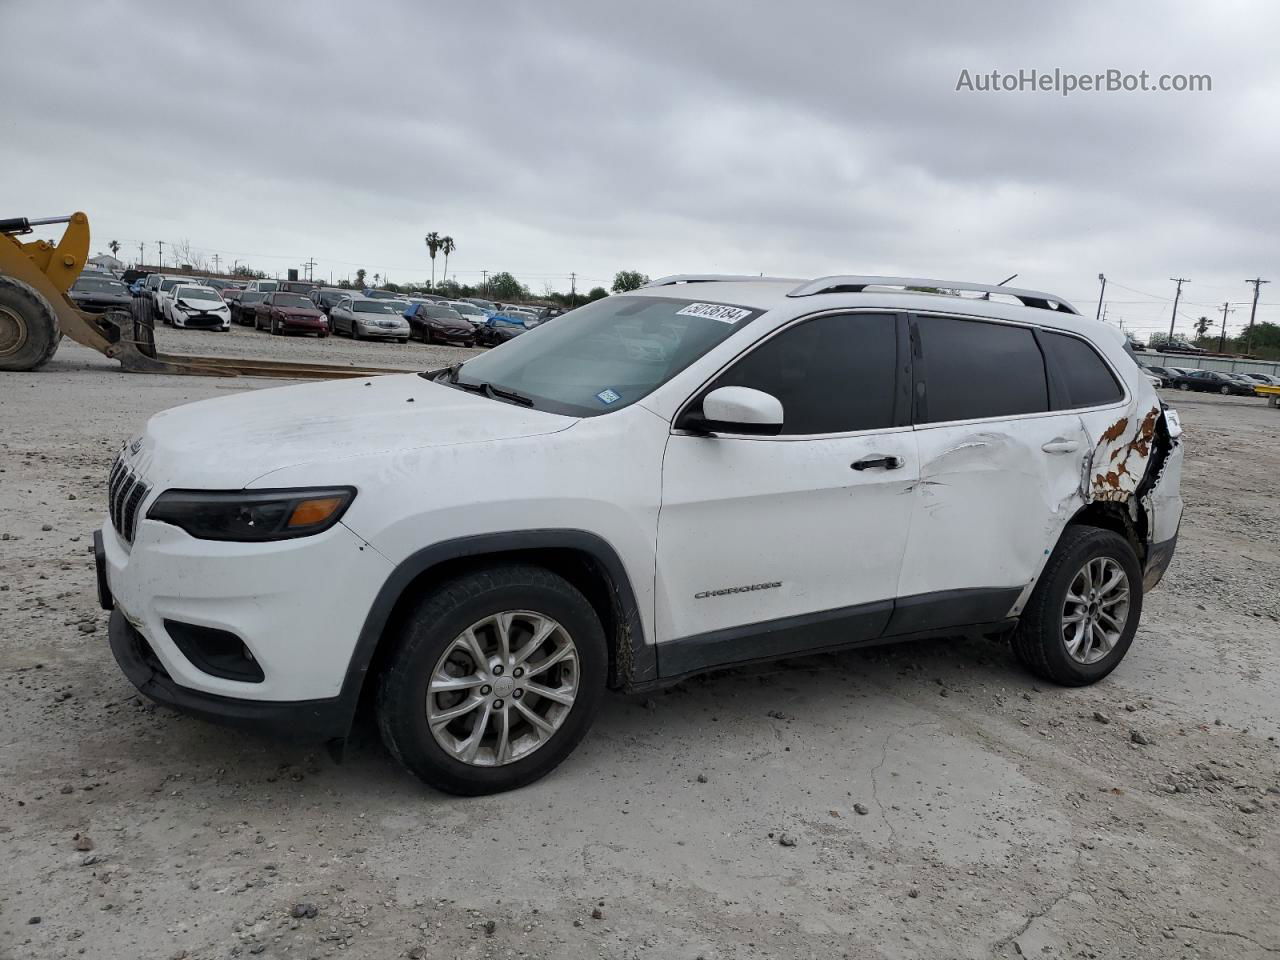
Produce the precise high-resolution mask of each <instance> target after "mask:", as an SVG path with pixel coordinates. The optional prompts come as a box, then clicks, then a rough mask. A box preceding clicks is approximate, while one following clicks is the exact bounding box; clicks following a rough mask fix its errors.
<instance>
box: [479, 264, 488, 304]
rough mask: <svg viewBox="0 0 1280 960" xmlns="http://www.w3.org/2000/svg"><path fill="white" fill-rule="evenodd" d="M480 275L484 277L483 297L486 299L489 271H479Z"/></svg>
mask: <svg viewBox="0 0 1280 960" xmlns="http://www.w3.org/2000/svg"><path fill="white" fill-rule="evenodd" d="M480 273H481V275H483V277H484V295H485V296H486V297H488V296H489V271H488V270H481V271H480Z"/></svg>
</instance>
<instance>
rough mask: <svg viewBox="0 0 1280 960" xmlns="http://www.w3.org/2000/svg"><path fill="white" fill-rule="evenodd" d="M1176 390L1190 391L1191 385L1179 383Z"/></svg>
mask: <svg viewBox="0 0 1280 960" xmlns="http://www.w3.org/2000/svg"><path fill="white" fill-rule="evenodd" d="M1178 389H1179V390H1190V389H1191V384H1189V383H1180V384H1178Z"/></svg>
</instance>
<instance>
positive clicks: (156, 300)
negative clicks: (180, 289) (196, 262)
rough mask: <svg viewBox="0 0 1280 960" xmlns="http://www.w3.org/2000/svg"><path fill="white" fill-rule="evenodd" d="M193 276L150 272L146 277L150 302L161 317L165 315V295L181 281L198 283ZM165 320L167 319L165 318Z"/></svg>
mask: <svg viewBox="0 0 1280 960" xmlns="http://www.w3.org/2000/svg"><path fill="white" fill-rule="evenodd" d="M199 282H200V281H199V280H197V279H195V278H194V277H182V276H175V275H173V274H167V273H166V274H154V273H153V274H151V276H149V277H147V289H148V290H150V291H151V304H152V306H153V307H155V310H156V313H158V314H160V316H161V318H162V319H164V318H165V317H166V314H165V310H164V300H165V295H166V294H168V292H169V291H170V290H172V289H173V288H174V287H176V286H178V284H181V283H199ZM166 322H167V320H166Z"/></svg>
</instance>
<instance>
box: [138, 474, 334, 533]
mask: <svg viewBox="0 0 1280 960" xmlns="http://www.w3.org/2000/svg"><path fill="white" fill-rule="evenodd" d="M355 496H356V491H355V488H354V487H319V488H308V489H293V490H228V491H221V490H166V491H165V492H164V493H162V494H161V495H160V496H159V498H158V499H157V500H156V502H155V503H153V504H152V505H151V509H150V510H148V511H147V519H148V520H159V521H160V522H161V523H171V524H173V525H174V526H175V527H179V528H181V529H183V530H185V531H186V532H187V533H189V534H191V536H193V537H196V538H198V539H200V540H234V541H239V542H255V541H264V540H290V539H292V538H294V537H309V536H312V535H313V534H317V533H323V532H324V531H325V530H328V529H329V528H330V527H332V526H333V525H334V524H335V523H337V522H338V521H339V520H340V519H342V515H343V513H345V512H346V509H347V507H349V506H350V505H351V501H352V500H354V499H355Z"/></svg>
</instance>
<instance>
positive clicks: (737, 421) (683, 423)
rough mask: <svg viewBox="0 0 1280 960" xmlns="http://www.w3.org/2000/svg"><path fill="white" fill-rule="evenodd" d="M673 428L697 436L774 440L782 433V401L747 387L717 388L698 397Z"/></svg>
mask: <svg viewBox="0 0 1280 960" xmlns="http://www.w3.org/2000/svg"><path fill="white" fill-rule="evenodd" d="M677 426H679V427H682V428H683V429H686V430H693V431H696V432H699V433H741V434H749V435H752V436H763V437H776V436H777V435H778V434H780V433H781V432H782V401H780V400H779V399H778V398H777V397H775V396H773V395H772V394H768V393H765V392H764V391H763V390H753V389H752V388H751V387H720V388H718V389H716V390H712V391H711V392H710V393H708V394H707V395H706V396H705V397H703V398H702V411H701V412H700V413H698V412H695V411H690V412H688V413H686V414H685V415H684V417H682V418H681V420H680V422H679V424H677Z"/></svg>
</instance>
